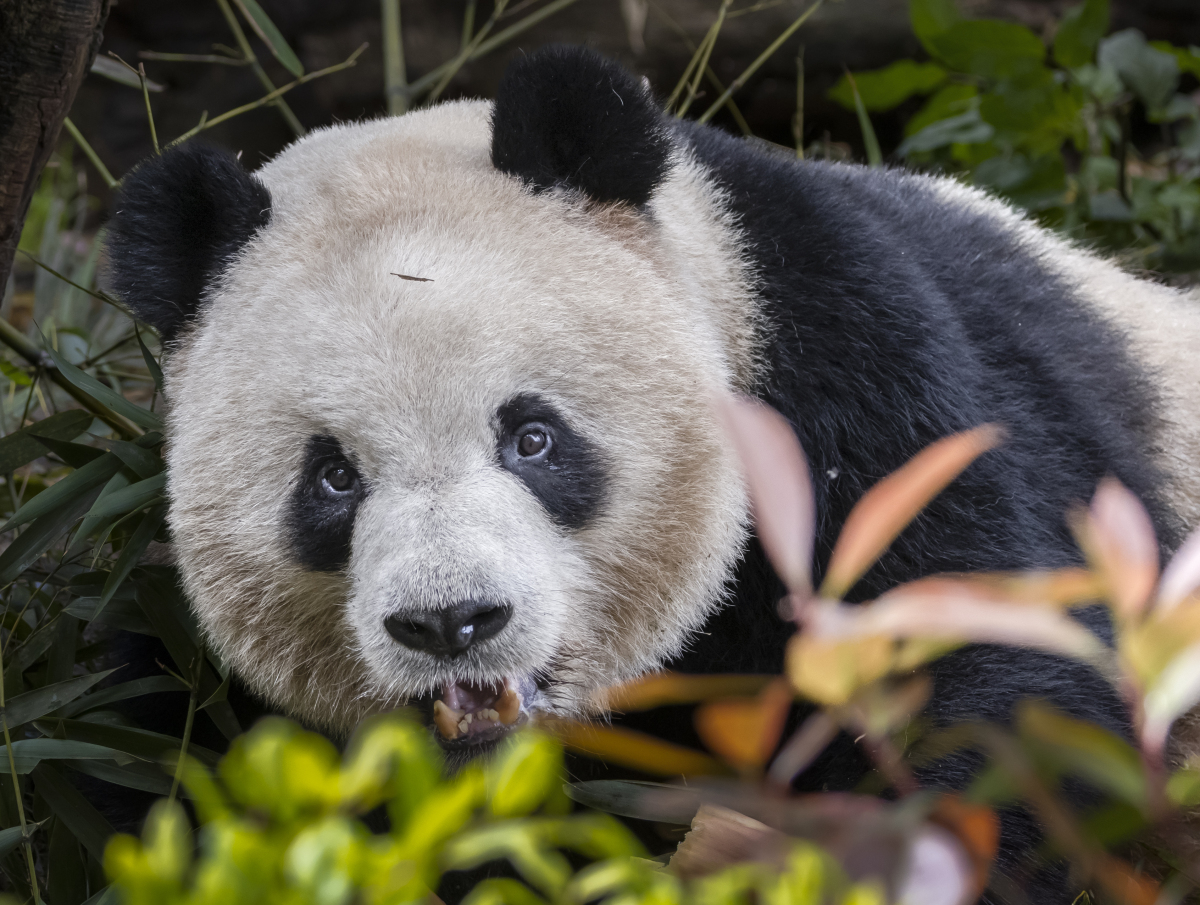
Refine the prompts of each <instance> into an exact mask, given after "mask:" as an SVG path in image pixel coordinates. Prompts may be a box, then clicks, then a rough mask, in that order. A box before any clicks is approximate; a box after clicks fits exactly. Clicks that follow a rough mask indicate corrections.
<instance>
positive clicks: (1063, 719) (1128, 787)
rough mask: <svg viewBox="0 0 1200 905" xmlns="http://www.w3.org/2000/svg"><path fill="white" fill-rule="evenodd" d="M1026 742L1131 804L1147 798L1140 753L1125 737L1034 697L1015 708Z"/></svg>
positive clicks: (1061, 768) (1061, 766)
mask: <svg viewBox="0 0 1200 905" xmlns="http://www.w3.org/2000/svg"><path fill="white" fill-rule="evenodd" d="M1016 722H1017V730H1018V732H1019V733H1020V735H1021V737H1022V739H1023V740H1024V741H1025V743H1026V744H1027V745H1029V746H1031V747H1032V748H1033V750H1034V751H1035V752H1036V753H1037V754H1039V755H1041V757H1043V758H1046V759H1048V760H1050V761H1051V762H1052V763H1053V765H1054V766H1055V767H1056V768H1057V769H1058V770H1059V771H1061V772H1065V773H1072V774H1074V775H1076V776H1081V777H1083V778H1085V779H1087V780H1089V781H1090V782H1092V783H1094V784H1095V785H1096V786H1098V787H1099V788H1101V789H1104V790H1105V791H1106V792H1109V793H1111V794H1113V795H1115V796H1117V797H1118V798H1120V799H1122V800H1123V801H1126V802H1128V803H1129V804H1131V805H1133V806H1134V807H1138V808H1142V807H1145V804H1146V779H1145V776H1144V775H1143V773H1142V761H1141V756H1140V755H1139V754H1138V752H1137V750H1136V749H1134V747H1133V746H1132V745H1130V744H1129V743H1128V742H1126V741H1125V740H1124V739H1122V738H1120V737H1119V736H1117V735H1114V734H1113V733H1111V732H1109V731H1108V730H1107V729H1104V728H1102V727H1100V726H1097V725H1095V724H1094V723H1087V722H1084V721H1083V720H1077V719H1075V718H1073V717H1069V716H1067V715H1066V714H1064V713H1061V712H1059V711H1057V710H1055V709H1054V708H1052V707H1050V706H1048V705H1046V704H1041V703H1037V702H1026V703H1023V704H1021V705H1019V707H1018V710H1017V720H1016Z"/></svg>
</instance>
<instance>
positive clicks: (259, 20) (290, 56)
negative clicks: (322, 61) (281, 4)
mask: <svg viewBox="0 0 1200 905" xmlns="http://www.w3.org/2000/svg"><path fill="white" fill-rule="evenodd" d="M233 2H234V3H236V4H237V6H238V9H240V10H241V11H242V15H243V16H245V17H246V21H247V22H249V23H250V27H251V28H253V29H254V32H255V34H257V35H258V36H259V37H260V38H262V41H263V43H264V44H266V45H267V47H269V48H270V49H271V53H272V54H274V56H275V59H277V60H278V61H279V62H280V63H282V64H283V68H284V69H286V70H287V71H288V72H290V73H291V74H292V75H294V76H295V77H296V78H300V76H302V75H304V67H303V66H302V65H300V60H299V58H298V57H297V56H296V54H295V53H293V52H292V48H290V47H288V43H287V41H285V40H284V39H283V35H282V34H281V33H280V31H279V29H278V28H276V27H275V23H274V22H272V21H271V20H270V18H268V17H267V14H266V13H265V12H263V9H262V7H261V6H259V5H258V0H233Z"/></svg>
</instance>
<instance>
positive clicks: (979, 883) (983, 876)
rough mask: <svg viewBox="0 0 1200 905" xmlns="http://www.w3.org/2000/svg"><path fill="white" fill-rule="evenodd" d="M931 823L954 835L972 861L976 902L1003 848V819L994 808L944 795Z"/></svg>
mask: <svg viewBox="0 0 1200 905" xmlns="http://www.w3.org/2000/svg"><path fill="white" fill-rule="evenodd" d="M930 819H931V820H932V821H933V822H934V823H937V824H939V825H941V826H943V827H945V828H946V829H948V830H949V831H950V832H952V833H954V835H955V836H957V837H958V839H959V841H960V842H961V843H962V845H963V848H964V849H965V850H966V853H967V856H968V857H969V858H970V859H971V864H972V866H973V867H974V871H975V876H974V889H973V895H972V897H971V901H974V900H975V899H977V898H978V897H979V896H980V895H982V894H983V890H984V889H985V888H986V887H987V881H988V874H989V873H991V870H992V861H994V860H995V858H996V852H997V851H998V850H999V848H1000V820H999V818H997V817H996V814H995V813H994V812H993V811H992V810H991V808H986V807H983V806H982V805H976V804H968V803H967V802H965V801H963V799H962V798H960V797H959V796H957V795H944V796H942V798H941V799H940V800H939V801H938V803H937V807H936V808H934V811H933V814H932V815H930Z"/></svg>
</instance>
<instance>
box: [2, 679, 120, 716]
mask: <svg viewBox="0 0 1200 905" xmlns="http://www.w3.org/2000/svg"><path fill="white" fill-rule="evenodd" d="M114 672H116V670H115V669H107V670H105V671H104V672H96V673H91V674H90V675H86V676H76V677H75V678H73V679H67V680H66V681H65V682H55V683H54V684H53V685H46V686H43V687H42V688H36V689H34V690H33V691H27V692H25V693H24V694H21V695H17V696H16V697H15V698H12V699H11V700H9V701H8V702H7V703H6V705H5V707H4V709H3V710H2V711H0V713H3V714H4V719H5V721H6V722H7V723H8V727H9V728H10V729H14V728H16V727H17V726H20V725H21V724H22V723H28V722H29V721H31V720H36V719H38V718H40V717H43V716H45V715H46V714H47V713H50V712H52V711H54V710H57V709H58V708H59V707H62V706H63V705H64V704H69V703H70V702H71V701H73V700H75V699H76V698H77V697H79V696H80V695H81V694H83V693H84V692H85V691H87V690H88V689H89V688H91V687H92V686H93V685H95V684H96V683H97V682H100V681H103V680H104V679H105V678H107V677H108V676H111V675H112V674H113V673H114Z"/></svg>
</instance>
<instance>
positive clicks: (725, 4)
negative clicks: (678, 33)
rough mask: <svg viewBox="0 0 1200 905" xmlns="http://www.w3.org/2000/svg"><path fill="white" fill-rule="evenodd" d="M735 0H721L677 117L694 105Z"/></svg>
mask: <svg viewBox="0 0 1200 905" xmlns="http://www.w3.org/2000/svg"><path fill="white" fill-rule="evenodd" d="M732 2H733V0H721V8H720V10H718V12H717V21H715V22H714V23H713V24H712V28H710V29H709V30H708V34H707V35H705V36H704V41H703V43H702V44H701V48H702V49H701V50H700V51H698V53H699V54H700V62H699V63H698V64H697V65H696V77H695V78H694V79H693V80H692V84H691V85H689V86H688V92H687V97H685V98H684V99H683V103H682V104H680V105H679V109H678V110H677V111H676V112H675V117H676V119H682V118H683V117H684V115H685V114H686V113H687V112H688V108H689V107H691V106H692V101H694V100H695V99H696V93H697V92H698V91H699V90H700V79H702V78H703V77H704V73H705V71H706V70H707V69H708V60H709V57H711V56H712V51H713V47H714V46H715V45H716V43H717V36H718V35H720V33H721V26H722V25H724V24H725V14H726V13H727V12H729V4H730V3H732Z"/></svg>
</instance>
